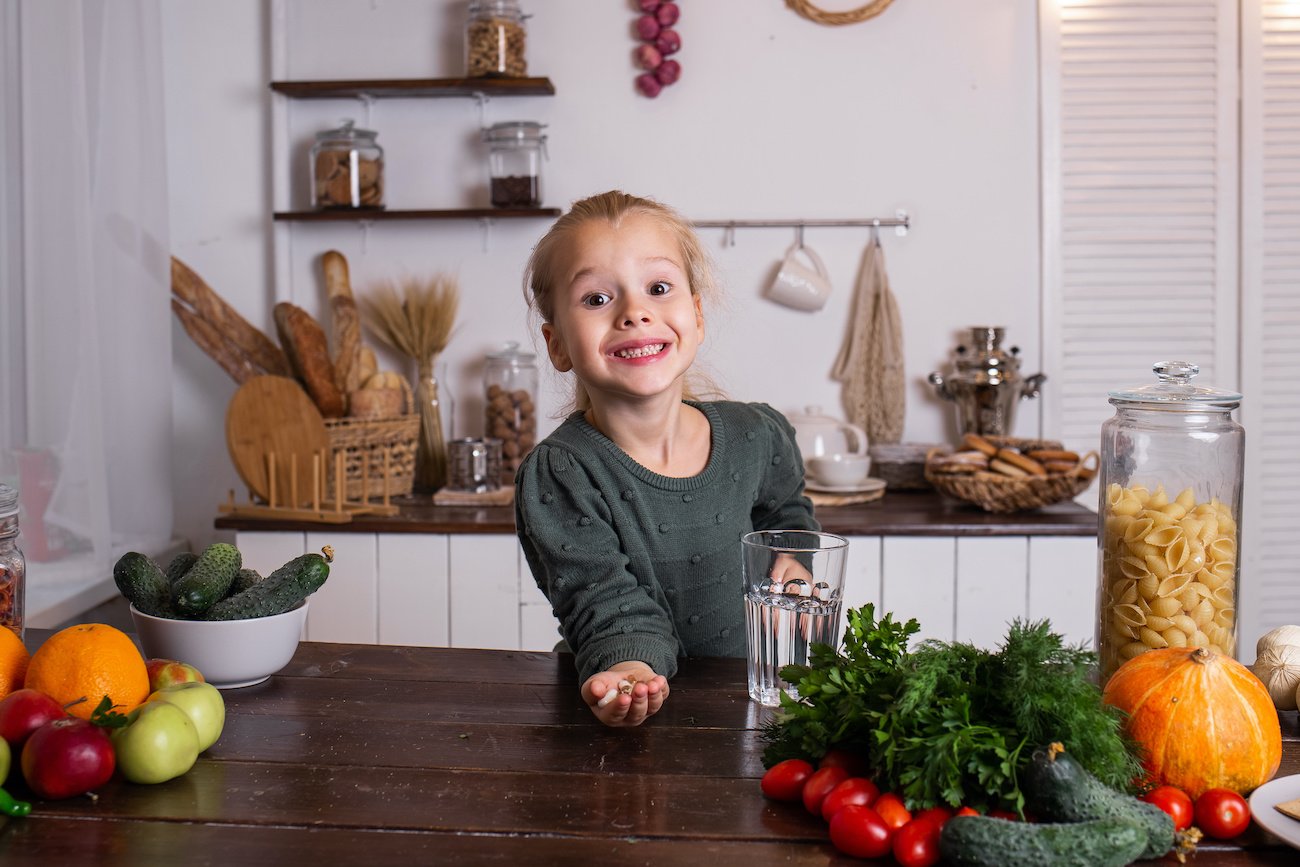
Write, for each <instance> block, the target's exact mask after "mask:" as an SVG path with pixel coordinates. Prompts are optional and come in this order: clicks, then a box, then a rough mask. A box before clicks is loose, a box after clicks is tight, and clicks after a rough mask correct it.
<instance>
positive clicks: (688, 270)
mask: <svg viewBox="0 0 1300 867" xmlns="http://www.w3.org/2000/svg"><path fill="white" fill-rule="evenodd" d="M526 285H527V289H526V294H527V295H528V300H529V302H530V304H531V305H532V307H533V308H534V310H536V312H537V313H538V314H539V315H540V317H541V319H542V326H541V331H542V337H543V338H544V339H545V341H546V350H547V353H548V354H549V355H550V358H551V363H552V364H554V365H555V368H556V369H557V370H559V371H561V372H570V371H571V372H572V373H573V375H574V379H575V381H576V382H575V404H576V407H577V410H576V411H575V412H574V413H573V414H572V415H570V416H569V417H568V418H567V419H566V420H565V421H564V422H563V423H562V424H561V425H560V427H559V428H558V429H556V431H555V432H554V433H553V434H551V435H550V436H549V437H547V438H546V439H545V440H543V441H542V442H541V443H539V444H538V445H537V447H536V448H535V449H534V450H533V451H532V452H531V453H530V454H529V455H528V457H527V458H526V459H525V461H524V463H523V466H521V467H520V469H519V473H518V475H517V476H516V490H515V494H516V496H515V526H516V529H517V532H518V534H519V540H520V542H521V543H522V544H523V549H524V554H525V556H526V558H527V560H528V565H529V567H530V568H531V569H532V572H533V577H534V579H535V580H536V581H537V584H538V586H539V587H540V588H541V589H542V591H543V592H544V593H545V594H546V596H547V598H548V599H550V601H551V605H552V607H553V608H554V610H555V615H556V617H558V618H559V621H560V626H561V630H562V632H563V634H564V638H565V640H566V641H567V642H568V645H569V647H570V648H571V649H572V650H573V652H574V654H575V656H576V662H577V667H578V675H579V679H580V681H581V682H582V698H583V701H585V702H586V703H587V705H588V706H589V707H590V708H591V710H592V712H593V713H594V714H595V715H596V717H597V718H598V719H599V720H600V721H601V722H603V723H605V724H606V725H611V726H634V725H639V724H640V723H641V722H642V721H644V720H645V718H646V717H648V716H650V715H652V714H654V713H655V712H656V711H658V710H659V708H660V707H661V706H662V705H663V702H664V699H666V698H667V697H668V678H669V677H672V676H673V674H675V673H676V671H677V657H679V656H743V655H744V653H745V621H744V612H743V608H742V599H743V595H744V588H743V584H742V578H741V574H740V562H741V556H740V537H741V536H742V535H743V534H744V533H747V532H749V531H751V530H756V529H771V528H791V529H809V530H816V529H818V524H817V522H816V521H815V520H814V518H813V510H812V504H811V503H810V502H809V501H808V499H807V498H806V497H804V495H803V464H802V461H801V459H800V455H799V450H798V448H797V447H796V445H795V441H794V431H793V429H792V428H791V427H790V425H789V423H788V422H787V421H786V420H785V418H784V417H783V416H782V415H781V414H780V413H778V412H777V411H776V410H774V409H772V408H771V407H769V406H767V405H765V404H757V403H749V404H747V403H734V402H727V401H714V402H700V401H695V400H691V399H689V393H688V389H687V386H686V382H685V380H686V376H687V372H688V371H689V370H690V368H691V364H692V362H693V361H694V360H695V353H696V350H697V349H698V348H699V346H700V341H701V340H702V339H703V337H704V314H703V308H702V306H701V304H702V301H703V297H704V295H705V294H708V293H712V292H713V291H715V288H714V281H713V278H712V275H711V274H710V273H709V268H708V264H707V259H706V256H705V254H704V250H703V248H702V247H701V245H700V242H699V239H698V238H696V236H695V233H694V232H693V231H692V229H691V227H690V225H689V224H688V223H687V222H686V221H685V220H683V219H682V218H681V217H680V216H678V215H677V214H676V213H675V212H674V211H672V210H671V209H669V208H667V207H665V206H663V205H661V204H658V203H657V202H654V201H650V200H647V199H641V198H636V197H634V196H630V195H627V194H626V193H621V192H608V193H603V194H601V195H597V196H592V197H591V198H588V199H583V200H582V201H579V202H576V203H575V204H574V205H573V207H572V208H571V209H570V211H569V212H568V213H567V214H565V215H564V216H563V217H561V218H560V219H559V220H558V221H557V222H556V223H555V225H554V226H553V227H552V228H551V230H550V231H549V232H547V233H546V235H545V236H544V237H543V238H542V239H541V241H539V242H538V244H537V246H536V247H535V248H534V249H533V253H532V256H531V258H530V259H529V263H528V270H527V272H526ZM786 569H792V570H801V569H802V567H801V566H800V565H799V564H798V563H797V562H796V561H793V560H789V561H787V562H784V563H778V564H777V565H776V566H775V567H774V572H773V576H772V577H773V580H782V577H783V576H782V573H783V572H784V570H786ZM794 574H795V573H794V572H791V573H790V575H794ZM629 684H630V688H629V686H628V685H629ZM620 687H621V690H620Z"/></svg>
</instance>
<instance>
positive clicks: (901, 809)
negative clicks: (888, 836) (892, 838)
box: [871, 792, 912, 831]
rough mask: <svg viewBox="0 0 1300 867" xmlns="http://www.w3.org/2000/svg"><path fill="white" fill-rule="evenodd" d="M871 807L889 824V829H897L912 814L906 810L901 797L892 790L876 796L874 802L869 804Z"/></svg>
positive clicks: (909, 818) (910, 817)
mask: <svg viewBox="0 0 1300 867" xmlns="http://www.w3.org/2000/svg"><path fill="white" fill-rule="evenodd" d="M871 808H872V809H873V810H875V811H876V812H877V813H879V814H880V818H882V819H884V820H885V824H886V825H888V826H889V829H890V830H891V831H897V830H898V829H899V828H901V827H903V826H904V825H906V824H907V823H908V822H910V821H912V814H911V813H910V812H908V809H907V806H906V805H905V804H904V803H903V799H902V798H900V797H898V795H895V794H894V793H893V792H886V793H885V794H883V795H881V796H880V797H879V798H876V802H875V803H874V804H872V805H871Z"/></svg>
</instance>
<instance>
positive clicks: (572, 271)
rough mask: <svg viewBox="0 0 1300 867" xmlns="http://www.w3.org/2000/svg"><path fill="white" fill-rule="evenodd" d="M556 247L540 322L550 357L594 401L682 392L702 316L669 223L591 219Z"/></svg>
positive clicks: (630, 218)
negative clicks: (548, 309) (559, 250)
mask: <svg viewBox="0 0 1300 867" xmlns="http://www.w3.org/2000/svg"><path fill="white" fill-rule="evenodd" d="M564 252H565V253H566V254H567V256H563V257H560V261H561V262H563V263H564V264H563V270H562V271H561V272H560V274H558V275H557V276H558V280H557V281H556V287H555V304H554V313H553V315H552V318H551V321H550V322H548V323H546V324H545V325H543V326H542V336H543V337H544V338H545V340H546V349H547V352H548V353H549V354H550V357H551V363H552V364H554V365H555V368H556V369H557V370H559V371H561V372H565V371H569V370H572V371H573V372H574V374H575V375H576V376H577V377H578V379H579V380H581V381H582V383H583V385H585V386H586V388H587V391H588V393H590V394H591V396H592V398H593V400H597V401H599V400H600V399H601V398H602V397H605V398H613V399H620V398H621V399H628V398H632V399H637V398H646V397H654V396H657V395H660V394H663V393H665V392H670V391H674V390H675V391H676V393H677V396H678V398H680V394H681V391H682V377H683V375H684V374H685V373H686V371H687V370H688V369H689V368H690V366H691V363H692V362H693V361H694V360H695V353H696V350H697V349H698V348H699V345H700V341H701V340H703V339H704V316H703V314H702V312H701V309H700V299H699V297H698V296H695V295H692V294H691V287H690V283H689V281H688V280H687V276H686V270H685V265H684V263H683V261H682V254H681V247H680V245H679V244H678V243H677V240H676V238H675V237H674V236H673V234H672V232H670V231H669V230H668V229H667V227H665V226H664V225H662V223H660V222H659V221H658V220H657V219H655V218H654V217H650V216H646V215H643V214H630V215H628V216H626V217H625V218H624V219H623V221H622V224H621V225H620V226H619V227H618V228H615V227H613V226H611V225H610V224H608V223H606V222H604V221H601V220H593V221H590V222H587V223H584V224H583V225H581V226H579V227H578V228H577V229H576V230H575V231H574V233H573V235H572V236H571V237H570V239H569V240H568V243H567V247H566V249H565V251H564Z"/></svg>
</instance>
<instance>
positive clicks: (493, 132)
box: [483, 120, 546, 142]
mask: <svg viewBox="0 0 1300 867" xmlns="http://www.w3.org/2000/svg"><path fill="white" fill-rule="evenodd" d="M544 129H546V124H544V123H537V122H536V121H531V120H505V121H502V122H501V123H494V124H492V125H491V126H490V127H488V128H487V129H485V130H483V141H486V142H533V141H545V140H546V136H544V135H542V130H544Z"/></svg>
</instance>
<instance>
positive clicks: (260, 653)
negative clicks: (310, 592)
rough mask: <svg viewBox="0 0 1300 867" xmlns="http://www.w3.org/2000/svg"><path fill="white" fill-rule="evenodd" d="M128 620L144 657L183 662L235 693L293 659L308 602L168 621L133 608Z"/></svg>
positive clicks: (212, 681)
mask: <svg viewBox="0 0 1300 867" xmlns="http://www.w3.org/2000/svg"><path fill="white" fill-rule="evenodd" d="M131 619H132V620H133V621H135V633H136V635H138V636H140V645H141V646H142V647H143V648H144V655H145V656H146V657H147V658H149V659H156V658H161V659H175V660H177V661H179V662H184V663H187V664H189V665H192V666H194V667H195V668H197V669H198V670H199V673H200V674H202V675H203V678H204V680H206V681H207V682H208V683H210V684H212V685H213V686H215V687H217V688H218V689H234V688H235V687H238V686H252V685H253V684H255V683H261V682H262V681H264V680H266V679H267V678H268V677H270V676H271V675H273V674H275V673H276V672H277V671H279V670H280V669H282V668H284V666H285V665H286V664H287V663H288V662H289V660H290V659H292V658H293V653H294V651H295V650H297V649H298V639H299V638H301V637H302V628H303V624H305V623H306V622H307V602H306V600H303V601H302V602H301V603H299V604H298V606H297V607H296V608H291V609H289V610H288V611H286V612H284V613H283V614H274V615H272V616H270V617H254V618H251V619H249V620H170V619H168V618H165V617H152V616H150V615H148V614H144V613H143V612H140V611H137V610H136V607H135V606H134V605H132V606H131Z"/></svg>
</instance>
